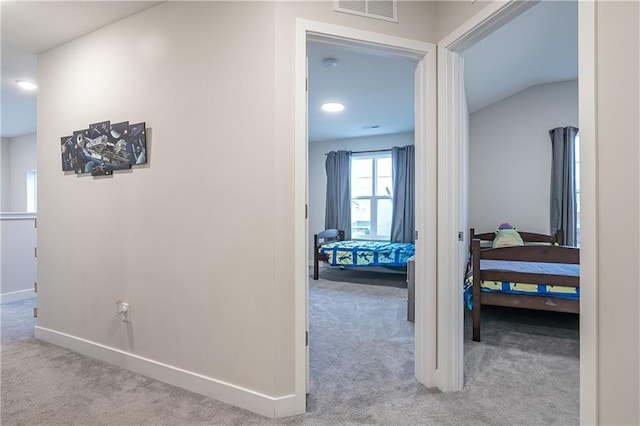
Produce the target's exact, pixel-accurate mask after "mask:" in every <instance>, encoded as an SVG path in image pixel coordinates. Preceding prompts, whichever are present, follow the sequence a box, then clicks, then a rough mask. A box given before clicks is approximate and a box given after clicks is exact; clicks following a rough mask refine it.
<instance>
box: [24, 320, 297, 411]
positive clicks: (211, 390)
mask: <svg viewBox="0 0 640 426" xmlns="http://www.w3.org/2000/svg"><path fill="white" fill-rule="evenodd" d="M34 334H35V337H36V339H39V340H42V341H45V342H48V343H51V344H54V345H56V346H62V347H65V348H68V349H71V350H72V351H74V352H78V353H80V354H82V355H86V356H88V357H91V358H96V359H99V360H101V361H104V362H107V363H109V364H114V365H117V366H118V367H122V368H126V369H127V370H131V371H134V372H136V373H140V374H142V375H145V376H148V377H151V378H154V379H157V380H160V381H162V382H165V383H169V384H171V385H174V386H178V387H181V388H183V389H187V390H189V391H192V392H196V393H199V394H201V395H205V396H208V397H210V398H213V399H216V400H219V401H222V402H225V403H227V404H231V405H234V406H236V407H240V408H243V409H245V410H249V411H252V412H254V413H257V414H260V415H262V416H265V417H269V418H276V417H289V416H293V415H296V414H300V413H296V412H295V403H294V400H295V395H286V396H281V397H272V396H269V395H264V394H261V393H259V392H255V391H252V390H250V389H245V388H242V387H240V386H236V385H233V384H231V383H226V382H223V381H220V380H216V379H214V378H211V377H207V376H203V375H202V374H198V373H194V372H191V371H187V370H184V369H181V368H177V367H173V366H170V365H167V364H164V363H161V362H158V361H154V360H152V359H148V358H144V357H141V356H138V355H135V354H132V353H129V352H125V351H121V350H119V349H115V348H111V347H108V346H105V345H102V344H100V343H96V342H92V341H89V340H85V339H82V338H79V337H75V336H71V335H69V334H66V333H61V332H59V331H55V330H50V329H47V328H44V327H39V326H36V327H35V330H34Z"/></svg>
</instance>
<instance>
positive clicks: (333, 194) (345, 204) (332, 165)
mask: <svg viewBox="0 0 640 426" xmlns="http://www.w3.org/2000/svg"><path fill="white" fill-rule="evenodd" d="M325 170H326V172H327V201H326V209H325V215H324V228H325V229H332V228H335V229H340V230H342V231H344V237H345V239H347V240H350V239H351V152H349V151H331V152H330V153H328V154H327V159H326V160H325Z"/></svg>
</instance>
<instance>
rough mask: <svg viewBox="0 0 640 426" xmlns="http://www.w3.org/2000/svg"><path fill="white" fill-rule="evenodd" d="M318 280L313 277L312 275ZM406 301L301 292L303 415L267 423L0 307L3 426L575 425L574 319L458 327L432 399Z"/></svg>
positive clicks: (354, 291) (396, 296)
mask: <svg viewBox="0 0 640 426" xmlns="http://www.w3.org/2000/svg"><path fill="white" fill-rule="evenodd" d="M321 276H322V275H321ZM406 293H407V290H406V289H403V288H397V287H385V286H379V285H366V284H358V283H346V282H335V281H329V280H327V279H324V278H322V279H320V280H318V281H313V280H312V281H311V284H310V296H309V298H310V320H311V322H310V324H311V330H310V351H311V384H310V386H311V393H310V395H309V397H308V412H307V414H305V415H300V416H295V417H290V418H287V419H279V420H270V419H265V418H263V417H261V416H258V415H255V414H253V413H250V412H247V411H245V410H242V409H239V408H235V407H231V406H229V405H226V404H224V403H221V402H218V401H215V400H212V399H209V398H206V397H204V396H201V395H198V394H195V393H192V392H189V391H186V390H183V389H180V388H177V387H174V386H171V385H168V384H165V383H162V382H158V381H156V380H153V379H149V378H146V377H144V376H141V375H139V374H136V373H133V372H130V371H128V370H123V369H120V368H118V367H114V366H112V365H109V364H105V363H103V362H100V361H97V360H94V359H90V358H86V357H83V356H81V355H78V354H75V353H73V352H71V351H69V350H67V349H63V348H59V347H56V346H53V345H50V344H47V343H43V342H40V341H37V340H35V339H34V338H33V326H34V325H35V321H34V320H33V318H31V308H32V306H33V305H34V303H35V299H31V300H28V301H23V302H17V303H11V304H5V305H2V306H1V308H2V354H1V355H2V358H1V365H0V368H1V377H0V378H1V383H2V386H1V390H0V392H1V403H2V405H1V409H2V411H1V423H2V425H41V424H48V425H62V424H64V425H68V424H74V425H97V424H101V425H102V424H105V425H106V424H111V425H205V424H207V425H246V424H285V425H296V424H310V425H334V424H341V425H355V424H358V425H362V424H376V425H430V424H433V425H461V424H474V425H542V424H558V425H569V424H578V421H579V405H578V402H579V358H578V354H579V341H578V329H577V326H578V320H577V317H575V316H571V315H556V314H548V313H538V312H533V313H531V312H524V311H515V310H509V309H485V310H484V311H483V342H481V343H476V342H472V341H471V339H470V337H469V333H470V322H467V324H466V330H465V331H466V333H467V336H466V338H465V387H464V389H463V390H462V391H460V392H453V393H440V392H437V391H434V390H428V389H425V388H424V387H423V386H421V385H420V384H418V383H417V382H416V380H415V379H414V377H413V348H414V343H413V332H414V328H413V323H410V322H407V321H406V297H407V295H406Z"/></svg>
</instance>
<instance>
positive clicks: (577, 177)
mask: <svg viewBox="0 0 640 426" xmlns="http://www.w3.org/2000/svg"><path fill="white" fill-rule="evenodd" d="M575 148H576V150H575V151H576V160H575V161H576V163H575V176H574V177H573V178H574V179H575V182H576V246H578V247H580V133H578V134H577V135H576V138H575Z"/></svg>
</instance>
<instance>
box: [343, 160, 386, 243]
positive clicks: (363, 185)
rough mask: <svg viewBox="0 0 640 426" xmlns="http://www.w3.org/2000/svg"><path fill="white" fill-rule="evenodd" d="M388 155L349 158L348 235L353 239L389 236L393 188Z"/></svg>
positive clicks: (374, 238)
mask: <svg viewBox="0 0 640 426" xmlns="http://www.w3.org/2000/svg"><path fill="white" fill-rule="evenodd" d="M391 169H392V168H391V152H386V151H385V152H381V153H375V154H362V155H354V156H353V157H352V159H351V235H352V238H353V239H368V240H385V241H388V240H389V238H390V237H391V217H392V210H393V201H392V200H393V188H392V177H391Z"/></svg>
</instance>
